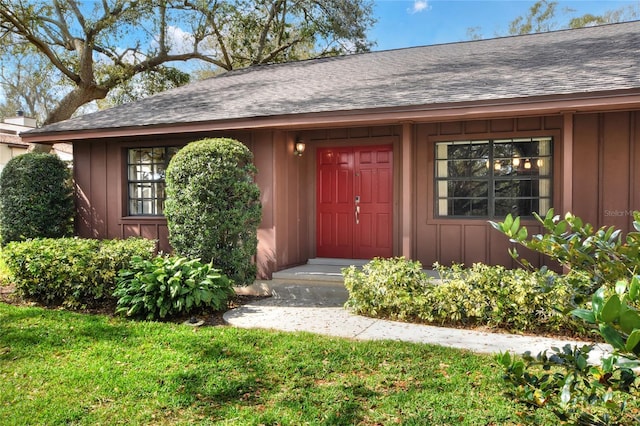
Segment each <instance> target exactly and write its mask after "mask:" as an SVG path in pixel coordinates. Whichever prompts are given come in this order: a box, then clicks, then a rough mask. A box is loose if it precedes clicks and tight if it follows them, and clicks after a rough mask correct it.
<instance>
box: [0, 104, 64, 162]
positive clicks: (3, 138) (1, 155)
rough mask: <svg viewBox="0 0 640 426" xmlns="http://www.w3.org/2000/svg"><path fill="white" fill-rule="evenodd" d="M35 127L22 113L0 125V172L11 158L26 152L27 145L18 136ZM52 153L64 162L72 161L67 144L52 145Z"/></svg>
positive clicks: (30, 119)
mask: <svg viewBox="0 0 640 426" xmlns="http://www.w3.org/2000/svg"><path fill="white" fill-rule="evenodd" d="M36 127H37V125H36V120H35V118H31V117H25V115H24V113H23V112H22V111H18V113H17V115H16V116H15V117H9V118H5V119H4V120H3V122H2V123H0V171H2V169H3V168H4V166H5V165H6V164H7V163H8V162H9V160H11V159H12V158H13V157H15V156H17V155H20V154H24V153H25V152H27V151H28V149H29V143H27V142H24V141H23V140H22V138H21V136H20V134H21V133H22V132H26V131H27V130H31V129H35V128H36ZM52 153H55V154H57V155H58V156H59V157H60V158H61V159H62V160H64V161H72V160H73V146H72V145H71V144H68V143H57V144H54V145H53V149H52Z"/></svg>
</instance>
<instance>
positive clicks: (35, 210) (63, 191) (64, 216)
mask: <svg viewBox="0 0 640 426" xmlns="http://www.w3.org/2000/svg"><path fill="white" fill-rule="evenodd" d="M74 214H75V209H74V203H73V186H72V184H71V173H70V171H69V167H68V166H67V164H66V163H65V162H64V161H62V160H61V159H60V158H58V157H57V156H55V155H52V154H45V153H38V152H30V153H26V154H22V155H19V156H17V157H14V158H12V159H11V160H9V162H8V163H7V165H6V166H5V167H4V169H3V170H2V174H0V235H1V236H2V244H3V245H6V244H8V243H10V242H12V241H22V240H25V239H29V238H58V237H65V236H70V235H72V234H73V216H74Z"/></svg>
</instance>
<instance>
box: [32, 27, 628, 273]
mask: <svg viewBox="0 0 640 426" xmlns="http://www.w3.org/2000/svg"><path fill="white" fill-rule="evenodd" d="M211 136H225V137H233V138H237V139H239V140H240V141H242V142H244V143H245V144H246V145H247V146H248V147H249V148H250V149H251V150H252V151H253V153H254V155H255V163H256V166H257V168H258V170H259V173H258V175H257V183H258V185H259V186H260V188H261V191H262V204H263V219H262V224H261V226H260V229H259V232H258V237H259V252H258V256H257V264H258V267H259V271H260V274H261V276H262V277H269V276H270V274H271V272H273V271H276V270H279V269H283V268H286V267H289V266H292V265H296V264H301V263H304V262H306V261H307V260H308V259H309V258H313V257H339V258H370V257H373V256H392V255H393V256H395V255H404V256H406V257H410V258H413V259H417V260H420V261H421V262H422V263H423V264H424V265H431V264H432V263H433V262H435V261H439V262H441V263H443V264H449V263H450V262H464V263H467V264H470V263H472V262H486V263H490V264H505V265H512V260H511V258H510V256H509V254H508V253H507V248H508V246H509V242H508V241H507V239H506V238H505V237H504V236H503V235H501V234H499V233H498V232H496V231H495V230H493V229H492V228H491V227H490V226H489V224H488V223H487V221H488V220H490V219H496V220H500V219H502V218H503V217H504V216H505V215H506V214H507V213H515V214H519V215H523V216H530V214H531V212H533V211H537V212H540V213H542V214H544V213H545V212H546V211H547V209H549V208H551V207H553V208H554V209H555V211H556V212H557V213H560V214H562V213H564V212H567V211H571V212H573V213H575V214H578V215H580V216H581V217H583V218H584V219H585V220H586V221H588V222H590V223H593V224H594V225H596V226H602V225H613V226H616V227H618V228H621V229H623V230H625V231H628V230H631V229H632V228H631V222H632V217H631V214H630V212H631V210H633V209H640V174H638V173H639V172H637V170H639V169H640V168H639V167H638V166H639V165H640V22H631V23H623V24H615V25H607V26H600V27H591V28H584V29H577V30H567V31H558V32H552V33H546V34H537V35H526V36H517V37H506V38H498V39H492V40H481V41H470V42H464V43H452V44H445V45H436V46H426V47H415V48H407V49H399V50H392V51H384V52H372V53H366V54H358V55H350V56H342V57H336V58H327V59H318V60H309V61H301V62H294V63H288V64H280V65H269V66H257V67H252V68H247V69H243V70H238V71H232V72H228V73H225V74H223V75H220V76H218V77H215V78H211V79H208V80H204V81H200V82H196V83H193V84H190V85H188V86H185V87H181V88H178V89H174V90H170V91H167V92H165V93H161V94H158V95H155V96H152V97H150V98H147V99H144V100H142V101H139V102H135V103H131V104H127V105H122V106H119V107H115V108H112V109H110V110H106V111H101V112H97V113H94V114H89V115H85V116H81V117H78V118H74V119H71V120H68V121H65V122H61V123H56V124H53V125H50V126H45V127H43V128H41V129H37V130H33V131H30V132H28V133H27V134H26V135H24V139H25V140H26V141H28V142H37V143H53V142H63V141H64V142H72V143H73V145H74V154H75V162H74V173H75V180H76V184H77V188H78V191H77V194H78V199H77V203H78V209H79V210H78V216H79V217H78V220H77V221H76V223H77V227H78V228H77V231H78V234H79V235H81V236H84V237H97V238H104V237H127V236H130V235H142V236H145V237H149V238H154V239H158V240H159V241H160V247H161V248H162V249H164V250H167V249H169V245H168V240H167V234H168V232H167V226H166V221H165V219H164V217H163V216H162V206H163V197H164V182H163V180H162V179H163V176H164V173H163V170H164V168H165V167H166V165H167V163H168V161H169V158H170V156H171V155H172V153H173V152H175V150H176V148H178V147H180V146H183V145H184V144H186V143H188V142H189V141H193V140H197V139H200V138H203V137H211ZM299 142H300V143H304V145H305V150H304V152H298V151H299V150H296V144H297V143H299ZM300 148H302V146H300ZM295 154H301V155H295ZM525 223H526V224H529V225H532V227H533V230H534V231H535V230H536V229H538V227H537V226H536V223H535V222H534V221H532V220H530V221H529V220H526V221H525ZM526 256H527V258H529V260H531V261H532V262H533V263H534V264H540V263H541V262H543V260H542V258H541V257H540V256H538V255H537V254H532V253H528V254H526Z"/></svg>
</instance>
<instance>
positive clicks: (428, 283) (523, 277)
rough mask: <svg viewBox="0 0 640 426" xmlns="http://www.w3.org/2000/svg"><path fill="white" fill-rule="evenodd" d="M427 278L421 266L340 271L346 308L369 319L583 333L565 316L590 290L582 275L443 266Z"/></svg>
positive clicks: (395, 263)
mask: <svg viewBox="0 0 640 426" xmlns="http://www.w3.org/2000/svg"><path fill="white" fill-rule="evenodd" d="M436 269H437V271H438V272H439V274H440V279H439V280H435V279H431V278H429V277H428V276H427V275H426V274H425V273H424V272H423V270H422V265H421V264H420V262H414V261H409V260H406V259H404V258H393V259H374V260H372V261H371V262H370V263H368V264H366V265H365V266H364V267H363V268H362V269H361V270H360V269H358V268H356V267H353V266H352V267H349V268H345V269H343V274H344V277H345V286H346V287H347V290H348V291H349V299H348V301H347V304H346V306H347V307H349V308H351V309H352V310H353V311H355V312H356V313H359V314H363V315H369V316H373V317H385V318H391V319H398V320H405V321H417V322H425V323H433V324H439V325H453V326H459V325H461V326H488V327H492V328H500V329H504V330H509V331H514V332H570V333H581V332H583V330H584V327H583V326H582V325H581V323H580V322H579V321H577V320H576V319H574V318H572V316H571V315H567V314H566V312H567V311H568V310H570V309H572V308H573V307H574V306H573V305H572V303H571V302H572V301H573V298H574V297H575V296H576V295H579V294H582V290H581V289H582V288H583V287H585V286H587V287H588V286H589V285H590V284H589V280H588V277H586V276H581V275H579V274H575V273H574V274H569V275H567V276H562V275H558V274H556V273H554V272H552V271H548V270H542V271H535V272H529V271H525V270H522V269H514V270H511V269H506V268H504V267H502V266H487V265H484V264H480V263H477V264H474V265H473V266H472V267H471V268H468V269H466V268H463V267H462V266H459V265H458V266H453V267H449V268H447V267H442V266H439V265H436Z"/></svg>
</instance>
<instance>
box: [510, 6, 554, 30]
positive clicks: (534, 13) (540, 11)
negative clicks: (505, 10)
mask: <svg viewBox="0 0 640 426" xmlns="http://www.w3.org/2000/svg"><path fill="white" fill-rule="evenodd" d="M557 7H558V2H557V1H548V0H540V1H537V2H535V3H534V4H533V6H531V7H530V8H529V13H527V14H526V15H525V16H518V17H517V18H516V19H514V20H513V21H511V22H510V23H509V34H511V35H518V34H531V33H544V32H547V31H552V30H554V29H555V28H556V24H555V22H553V18H554V17H555V15H556V9H557Z"/></svg>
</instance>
